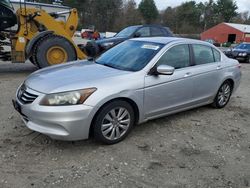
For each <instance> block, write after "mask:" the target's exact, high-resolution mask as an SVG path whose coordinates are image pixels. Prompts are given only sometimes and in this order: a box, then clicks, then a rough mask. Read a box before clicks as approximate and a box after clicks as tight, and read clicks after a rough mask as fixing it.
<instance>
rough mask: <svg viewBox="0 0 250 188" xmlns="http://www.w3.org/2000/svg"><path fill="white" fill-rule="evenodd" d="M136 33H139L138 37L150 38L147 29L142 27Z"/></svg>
mask: <svg viewBox="0 0 250 188" xmlns="http://www.w3.org/2000/svg"><path fill="white" fill-rule="evenodd" d="M136 33H140V37H149V36H150V30H149V27H143V28H141V29H139V30H138V31H137V32H136Z"/></svg>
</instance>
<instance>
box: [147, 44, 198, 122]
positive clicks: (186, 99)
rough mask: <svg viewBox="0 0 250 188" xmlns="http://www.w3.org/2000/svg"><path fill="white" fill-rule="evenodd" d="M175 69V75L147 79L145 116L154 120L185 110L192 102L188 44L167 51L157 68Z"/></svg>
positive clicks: (153, 76) (155, 76)
mask: <svg viewBox="0 0 250 188" xmlns="http://www.w3.org/2000/svg"><path fill="white" fill-rule="evenodd" d="M162 64H166V65H169V66H172V67H175V69H176V70H175V72H174V74H173V75H147V76H146V77H145V97H144V100H145V101H144V104H145V116H146V118H149V119H150V118H152V117H156V116H159V115H161V114H162V115H163V114H166V113H169V112H171V111H175V110H178V109H179V108H185V107H187V106H188V104H190V102H191V100H192V90H193V82H192V78H191V77H192V67H190V49H189V46H188V45H186V44H181V45H177V46H174V47H172V48H170V49H169V50H167V51H166V52H165V54H164V55H163V56H162V57H161V58H160V60H159V61H158V62H157V64H156V66H159V65H162Z"/></svg>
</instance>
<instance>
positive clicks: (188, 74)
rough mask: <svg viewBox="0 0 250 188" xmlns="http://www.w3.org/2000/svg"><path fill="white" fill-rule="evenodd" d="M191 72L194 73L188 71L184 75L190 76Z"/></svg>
mask: <svg viewBox="0 0 250 188" xmlns="http://www.w3.org/2000/svg"><path fill="white" fill-rule="evenodd" d="M191 74H192V73H191V72H187V73H186V74H185V75H184V77H185V78H186V77H189V76H190V75H191Z"/></svg>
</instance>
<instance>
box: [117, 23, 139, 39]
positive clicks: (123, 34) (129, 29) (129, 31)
mask: <svg viewBox="0 0 250 188" xmlns="http://www.w3.org/2000/svg"><path fill="white" fill-rule="evenodd" d="M136 29H138V26H130V27H127V28H125V29H123V30H121V31H120V32H119V33H117V34H116V35H115V36H116V37H130V36H131V35H132V34H133V33H134V32H135V31H136Z"/></svg>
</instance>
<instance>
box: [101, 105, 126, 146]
mask: <svg viewBox="0 0 250 188" xmlns="http://www.w3.org/2000/svg"><path fill="white" fill-rule="evenodd" d="M130 123H131V117H130V113H129V111H128V110H127V109H125V108H123V107H118V108H114V109H112V110H110V111H109V112H108V113H107V114H106V115H105V116H104V118H103V120H102V124H101V131H102V135H103V136H104V137H105V138H106V139H108V140H111V141H113V140H117V139H119V138H121V137H122V136H123V135H124V134H126V132H127V131H128V129H129V127H130Z"/></svg>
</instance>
